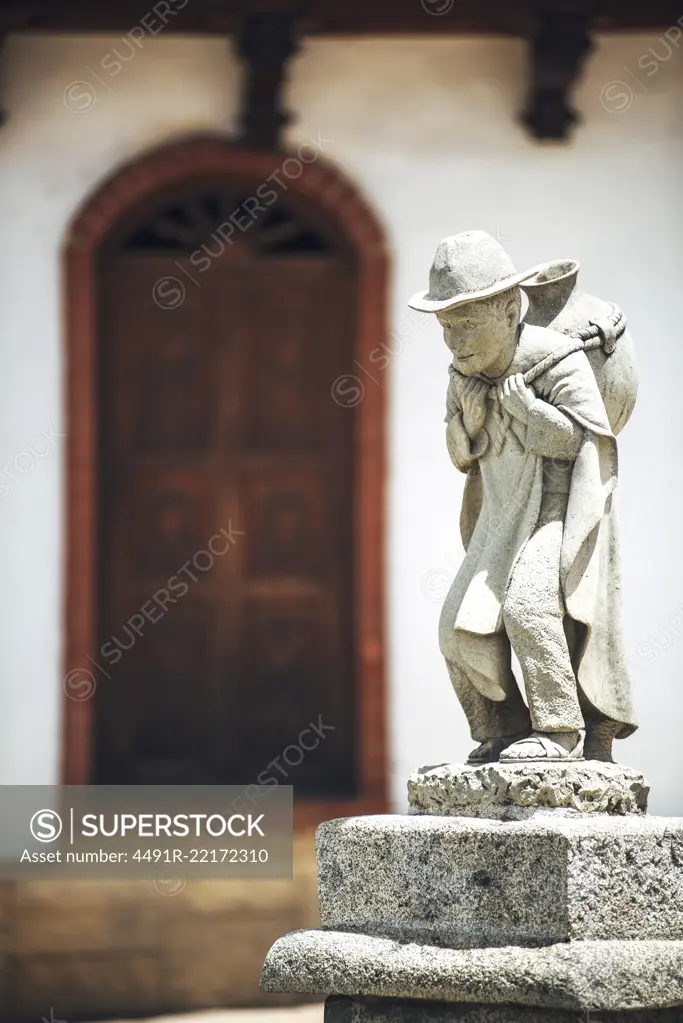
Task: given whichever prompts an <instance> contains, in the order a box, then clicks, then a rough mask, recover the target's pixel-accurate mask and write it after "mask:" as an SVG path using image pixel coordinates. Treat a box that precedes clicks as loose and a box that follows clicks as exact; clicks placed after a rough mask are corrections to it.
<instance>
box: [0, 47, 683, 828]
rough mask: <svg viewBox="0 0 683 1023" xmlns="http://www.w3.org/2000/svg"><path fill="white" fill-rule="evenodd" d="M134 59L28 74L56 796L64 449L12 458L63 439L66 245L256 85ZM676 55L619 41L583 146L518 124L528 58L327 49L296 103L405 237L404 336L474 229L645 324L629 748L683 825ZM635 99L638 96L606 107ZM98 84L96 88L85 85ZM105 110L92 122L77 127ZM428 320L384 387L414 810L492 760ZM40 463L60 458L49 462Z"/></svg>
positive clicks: (26, 763) (10, 235)
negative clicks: (450, 609) (457, 619)
mask: <svg viewBox="0 0 683 1023" xmlns="http://www.w3.org/2000/svg"><path fill="white" fill-rule="evenodd" d="M117 46H118V48H119V51H120V52H121V53H122V54H125V53H126V52H127V50H126V48H125V47H124V46H122V45H121V44H120V42H119V41H118V40H117V38H116V37H82V38H65V37H64V38H41V37H33V38H30V39H29V38H21V37H16V38H14V39H13V40H12V41H11V44H10V47H9V52H8V55H7V62H6V72H5V81H6V85H5V90H6V92H5V94H6V100H7V106H8V108H9V110H10V114H11V117H10V121H9V123H8V124H7V126H6V127H5V128H4V129H3V130H2V132H0V222H1V223H2V226H3V230H2V234H1V235H0V296H1V298H0V301H1V308H2V311H3V328H4V337H3V354H4V357H3V361H2V367H3V372H2V374H1V375H0V423H1V427H2V429H1V432H0V467H1V466H5V465H7V463H10V471H11V472H12V474H13V476H14V478H15V480H16V481H17V482H12V480H8V479H7V477H6V474H4V475H2V476H1V477H0V485H4V486H9V492H8V493H7V494H4V491H3V490H0V495H4V496H2V497H0V525H1V527H2V536H3V539H4V543H3V544H2V547H1V549H0V559H1V560H0V611H1V614H0V640H1V645H0V650H1V651H2V655H3V668H4V671H3V673H2V678H1V680H0V781H1V782H5V783H8V782H26V783H28V782H46V781H50V780H53V779H55V778H56V777H57V765H58V747H59V742H58V739H59V723H58V717H59V702H60V696H61V692H60V670H59V665H60V655H61V639H60V637H61V615H62V608H61V574H62V560H63V552H62V543H61V536H62V529H63V515H62V497H63V455H64V451H63V442H60V441H59V439H57V440H56V441H55V442H54V444H53V446H52V448H51V449H50V450H49V451H48V453H47V454H46V455H45V457H43V458H39V459H38V458H37V459H36V460H35V465H34V466H33V467H31V461H30V458H21V459H20V460H19V465H20V466H21V467H22V468H24V469H26V470H29V471H25V472H24V473H23V474H21V473H20V472H19V471H17V469H16V468H12V461H13V459H14V458H15V456H16V455H17V454H18V453H19V452H23V451H26V450H28V445H29V443H30V442H31V441H32V440H34V438H36V437H38V436H39V435H40V434H41V432H42V431H48V432H49V429H50V424H52V427H53V430H57V431H59V430H60V423H61V421H62V414H63V410H62V398H61V386H62V380H61V375H62V368H63V363H62V353H61V338H60V295H59V287H60V279H59V263H58V258H57V256H58V249H59V245H60V242H61V240H62V237H63V234H64V231H65V228H66V225H67V223H68V221H69V219H70V217H71V216H72V214H73V212H74V210H75V209H76V208H77V207H78V205H79V204H80V202H81V201H82V200H83V199H84V197H85V196H86V195H87V194H88V193H89V192H90V191H91V190H92V189H93V187H94V186H95V185H96V183H97V182H98V181H99V180H100V179H101V178H102V177H103V176H104V175H105V174H107V173H108V172H109V171H110V170H111V169H112V168H113V167H114V166H116V165H117V164H119V163H122V162H125V161H126V160H128V159H130V158H132V157H133V156H135V155H136V154H138V153H141V152H143V151H145V150H146V149H148V148H150V147H152V146H154V145H156V144H158V143H160V142H162V141H166V140H168V139H170V138H173V137H174V136H178V135H181V134H184V133H186V132H188V131H195V130H206V129H208V130H212V129H224V128H226V127H230V126H231V125H232V122H233V118H234V114H235V109H236V96H237V87H238V82H239V76H238V73H237V68H236V67H235V64H234V61H233V59H232V57H231V55H230V49H229V45H228V44H227V42H226V43H224V42H222V41H220V40H212V41H209V40H199V39H183V38H170V37H169V38H165V37H164V36H163V35H160V36H159V37H157V38H155V39H146V40H145V41H144V44H143V46H142V49H141V50H140V51H139V52H137V53H136V55H135V56H134V58H133V59H132V60H130V62H128V63H126V64H124V65H123V66H122V68H121V71H120V73H119V74H117V75H116V76H113V75H111V74H110V72H108V71H106V70H105V68H104V67H103V65H102V61H103V60H105V65H106V64H108V65H109V67H111V65H112V60H113V59H116V58H115V57H113V56H112V50H113V48H114V47H117ZM651 46H654V47H655V52H656V55H657V57H656V59H655V58H654V57H653V56H652V55H651V54H650V55H648V50H649V48H650V47H651ZM667 52H668V51H667V49H666V47H665V45H664V44H662V43H661V41H660V40H658V39H657V38H656V37H645V36H626V37H621V38H605V39H601V40H600V41H599V48H598V50H597V52H596V54H595V55H594V56H593V57H592V59H591V61H590V63H589V66H588V70H587V74H586V75H585V77H584V79H583V82H582V84H581V86H580V88H579V90H578V93H577V107H578V109H579V110H580V112H581V113H582V115H583V117H584V124H583V125H582V126H581V128H580V129H579V131H578V132H577V134H576V136H575V138H574V141H573V142H572V144H571V145H570V146H564V145H554V144H545V145H539V144H536V143H533V142H531V141H530V140H529V139H528V138H527V137H526V135H525V134H524V132H523V131H522V130H521V129H520V128H519V126H518V125H517V123H516V121H515V113H516V111H517V110H518V109H519V106H520V104H521V102H522V98H523V83H524V78H525V58H524V48H523V46H522V45H521V44H519V43H517V42H514V41H507V40H506V41H502V40H460V41H451V40H447V39H419V40H418V39H396V40H389V39H383V40H362V41H354V40H325V41H320V40H318V41H313V42H310V43H308V44H307V45H306V47H305V48H304V51H303V53H302V55H301V56H300V57H299V58H298V59H297V60H296V62H295V65H294V67H293V74H292V82H291V87H290V90H289V103H290V106H291V107H292V108H293V109H294V110H296V111H297V112H298V115H299V119H298V121H297V123H296V124H295V125H294V126H293V127H292V129H291V140H292V141H293V142H294V141H299V140H303V139H304V138H306V137H307V136H308V135H309V134H313V135H317V133H318V132H320V133H321V134H322V136H323V137H324V138H326V139H329V140H332V141H330V142H329V143H328V144H327V148H326V152H327V155H328V156H329V157H330V158H331V159H332V160H333V161H336V162H337V163H338V164H339V165H340V166H341V167H343V168H344V169H345V170H346V171H347V172H348V173H349V174H350V175H351V176H352V177H353V178H354V179H355V181H356V182H357V183H358V184H359V185H360V186H361V187H362V188H363V190H364V191H365V193H366V195H367V196H368V197H369V199H370V200H371V202H372V203H373V204H374V206H375V207H376V209H377V211H378V213H379V215H380V217H381V218H382V220H383V222H384V224H385V226H386V229H387V233H388V237H389V240H390V244H391V246H392V249H393V253H394V278H393V294H392V299H391V302H392V305H391V322H392V327H393V329H394V330H395V331H396V336H397V337H398V336H400V335H399V324H401V322H402V321H405V318H406V307H405V299H406V298H407V297H408V296H409V295H410V294H411V293H412V292H413V291H415V290H417V289H418V288H419V287H421V286H423V283H424V282H425V281H426V275H427V270H428V266H429V263H430V261H431V257H432V254H433V250H434V248H435V246H436V244H437V243H438V241H439V240H440V238H441V237H442V236H443V235H444V234H446V233H451V232H453V231H458V230H463V229H466V228H471V227H482V228H485V229H486V230H488V231H490V232H491V233H492V234H493V235H494V236H497V237H498V238H499V239H500V240H501V241H502V242H503V244H504V245H506V247H507V248H508V249H509V251H510V252H511V254H512V255H513V258H514V259H515V261H516V263H517V264H518V266H519V267H520V268H521V267H525V266H527V265H532V264H535V263H537V262H539V261H541V260H544V259H547V258H552V257H556V256H572V257H576V258H578V259H579V260H580V261H581V262H582V265H583V270H582V280H583V286H584V287H585V288H586V290H589V291H592V292H594V293H597V294H599V295H601V296H603V297H606V298H610V299H612V300H614V301H616V302H617V303H619V304H621V305H622V306H623V307H624V308H625V310H626V312H627V314H628V315H629V318H630V322H631V326H632V331H633V334H634V337H635V340H636V343H637V345H638V348H639V352H640V362H641V370H642V387H641V393H640V397H639V402H638V407H637V410H636V413H635V417H634V419H633V421H632V422H631V423H630V424H629V426H628V427H627V429H626V431H625V433H624V434H623V435H622V439H621V483H620V501H621V521H622V539H623V562H624V565H623V572H624V598H625V624H626V634H627V646H628V653H629V658H630V663H631V668H632V674H633V677H634V685H635V689H636V698H637V701H638V706H639V710H640V716H641V722H642V726H643V727H642V728H641V730H640V731H639V732H638V733H637V734H636V736H635V737H633V738H632V739H630V740H629V741H628V742H627V743H625V744H623V745H620V746H618V747H617V749H618V753H619V754H620V756H621V758H622V759H623V760H625V761H627V762H629V763H631V764H633V765H635V766H638V767H641V768H643V769H644V770H645V771H646V772H647V774H648V776H649V777H650V780H651V781H652V783H653V793H652V800H651V807H652V810H653V811H654V812H658V813H665V814H683V783H682V782H681V773H682V768H683V744H682V743H681V742H680V739H679V736H680V732H681V726H682V724H683V682H682V680H683V670H682V669H683V641H680V642H679V637H680V635H681V633H683V583H682V582H681V578H680V576H681V565H682V561H683V559H682V557H681V555H682V552H683V537H682V536H681V527H680V523H681V513H682V511H683V468H682V467H681V459H680V455H679V450H680V448H679V438H680V433H681V429H680V421H681V409H682V408H683V403H682V402H681V398H680V393H681V383H680V381H681V379H682V378H683V351H682V348H683V344H682V341H681V337H680V329H679V322H680V313H679V310H680V297H679V295H680V287H679V282H680V280H681V277H682V275H683V245H682V244H681V241H680V236H681V227H682V223H681V221H682V218H681V205H680V199H679V195H680V177H681V170H682V164H683V159H682V147H681V136H682V126H681V110H682V109H683V105H682V102H681V101H682V98H683V97H682V96H681V93H682V91H683V74H682V73H681V66H680V59H679V55H678V54H677V53H674V54H673V55H672V56H671V57H670V59H664V58H665V57H666V56H667ZM108 55H109V59H108V60H107V59H106V58H107V57H108ZM95 72H96V73H97V75H98V78H99V79H101V80H98V78H97V77H95ZM615 80H620V81H621V82H622V83H625V84H620V85H616V86H611V87H608V86H609V83H612V82H614V81H615ZM77 81H80V82H82V83H83V82H84V83H86V86H83V85H79V86H78V87H76V88H74V89H73V90H71V91H69V87H70V86H71V84H72V83H73V82H77ZM65 91H66V98H67V103H66V104H65V102H64V95H65ZM88 95H89V96H90V100H88V99H87V96H88ZM601 95H602V98H603V100H604V102H601ZM84 96H86V99H83V97H84ZM93 97H94V103H92V106H91V107H90V108H89V109H87V110H86V111H85V112H82V113H75V112H72V111H71V110H69V109H68V104H69V103H70V104H71V105H72V106H73V107H76V108H80V107H82V106H88V104H89V103H90V102H92V99H93ZM608 108H611V109H608ZM412 315H413V316H414V322H412V323H410V322H408V324H407V326H406V325H405V324H404V326H403V327H402V328H401V329H402V330H403V334H404V337H403V341H402V343H399V342H397V353H396V356H395V358H394V359H393V360H392V362H391V365H390V367H389V368H388V369H387V371H386V372H388V373H389V374H390V393H391V402H390V404H391V410H390V415H391V429H390V478H389V487H388V501H389V535H388V537H387V544H388V558H387V563H388V566H389V569H388V571H389V612H388V613H389V621H388V626H389V665H390V690H391V703H390V715H391V735H392V751H391V776H392V788H393V793H394V798H395V802H396V805H397V806H402V805H403V791H404V787H405V779H406V776H407V775H408V773H409V772H410V771H411V770H412V769H413V768H414V767H415V766H417V765H418V764H423V763H430V762H431V763H435V762H439V761H442V760H447V759H460V758H462V757H463V756H464V754H465V753H466V751H467V749H468V748H469V746H470V740H469V739H468V736H467V732H466V728H465V725H464V720H463V718H462V715H461V713H460V710H459V707H458V705H457V702H456V700H455V698H454V697H453V696H452V694H451V692H450V691H449V685H448V681H447V678H446V674H445V670H444V668H443V666H442V664H441V660H440V656H439V653H438V649H437V644H436V625H437V619H438V613H439V605H440V600H441V598H442V596H443V594H444V592H445V588H446V587H447V584H448V580H449V578H450V577H451V576H452V575H453V573H454V571H455V569H456V567H457V564H458V562H459V559H460V557H461V553H462V552H461V548H460V545H459V541H458V515H459V503H460V495H461V489H462V479H461V477H460V476H459V474H458V473H456V471H455V470H454V469H453V468H452V467H451V465H450V463H449V461H448V459H447V456H446V453H445V448H444V438H443V423H442V417H443V403H444V393H445V385H446V365H447V354H446V350H445V348H444V347H443V345H442V342H441V341H440V339H439V337H438V333H437V330H436V329H435V326H434V324H433V323H431V322H429V321H428V320H426V319H425V318H422V317H420V316H418V315H417V314H412ZM380 340H381V339H380V338H378V343H379V341H380ZM349 372H353V367H349ZM375 372H376V368H375ZM366 384H367V386H373V384H372V383H371V382H370V381H368V380H367V379H366ZM33 447H34V450H36V451H43V450H46V444H45V442H42V444H41V443H40V442H36V441H35V440H34V444H33Z"/></svg>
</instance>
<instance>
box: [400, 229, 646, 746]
mask: <svg viewBox="0 0 683 1023" xmlns="http://www.w3.org/2000/svg"><path fill="white" fill-rule="evenodd" d="M577 272H578V264H577V263H575V262H573V261H569V260H563V261H556V262H554V263H547V264H544V265H542V266H539V267H536V268H534V269H532V270H528V271H527V272H526V273H517V272H516V271H515V268H514V266H513V264H512V261H511V260H510V257H509V256H508V254H507V253H506V252H505V250H504V249H503V248H502V246H500V245H499V244H498V243H497V242H496V241H495V240H494V239H493V238H491V237H490V236H489V235H487V234H485V233H484V232H482V231H467V232H464V233H462V234H457V235H454V236H452V237H449V238H446V239H444V241H442V242H441V244H440V245H439V247H438V249H437V252H436V256H435V258H434V262H433V264H432V268H431V271H430V278H429V290H428V291H426V292H420V293H418V294H417V295H415V296H413V298H412V299H411V301H410V303H409V304H410V306H411V307H412V308H413V309H418V310H421V311H423V312H429V313H434V314H435V315H436V317H437V318H438V320H439V323H440V324H441V326H442V328H443V333H444V340H445V342H446V344H447V346H448V348H449V350H450V351H451V352H452V353H453V362H452V364H451V366H450V367H449V372H450V381H449V386H448V394H447V399H446V405H447V414H446V423H447V427H446V441H447V446H448V451H449V454H450V457H451V459H452V461H453V463H454V464H455V466H456V468H457V469H459V470H460V471H461V472H464V473H466V474H467V482H466V484H465V493H464V497H463V506H462V514H461V519H460V527H461V535H462V540H463V544H464V547H465V551H466V554H465V558H464V560H463V562H462V565H461V566H460V569H459V571H458V574H457V576H456V578H455V581H454V582H453V585H452V587H451V589H450V591H449V593H448V596H447V597H446V601H445V603H444V607H443V611H442V614H441V621H440V626H439V639H440V647H441V651H442V653H443V655H444V657H445V658H446V664H447V667H448V672H449V675H450V678H451V681H452V683H453V687H454V689H455V692H456V694H457V696H458V698H459V700H460V702H461V704H462V707H463V710H464V711H465V714H466V716H467V719H468V722H469V725H470V730H471V734H472V738H473V739H474V740H475V741H477V742H478V743H479V745H478V747H477V748H476V749H475V750H473V752H472V753H471V754H470V756H469V758H468V763H470V764H474V765H477V764H485V763H491V762H495V761H499V760H500V761H501V762H514V763H520V762H530V761H531V762H534V761H577V760H583V759H598V760H611V759H612V757H611V747H612V739H613V738H615V737H616V738H624V737H626V736H628V735H630V734H631V733H632V732H633V731H634V730H635V728H636V719H635V714H634V709H633V704H632V699H631V690H630V684H629V680H628V675H627V672H626V667H625V663H624V652H623V643H622V636H621V628H620V581H619V551H618V541H617V533H616V521H615V510H614V506H613V500H614V489H615V487H616V482H617V445H616V440H615V434H617V433H618V432H619V430H620V429H621V428H622V426H623V425H624V423H625V422H626V420H627V419H628V417H629V416H630V414H631V411H632V409H633V405H634V403H635V395H636V387H637V383H636V373H635V362H634V358H633V346H632V343H631V339H630V337H629V335H628V333H627V331H626V321H625V318H624V317H623V315H622V314H621V313H620V311H619V310H618V309H616V307H614V306H611V305H609V304H608V303H605V302H602V301H601V300H599V299H595V298H592V297H591V296H585V295H581V294H580V293H579V292H577V290H576V275H577ZM522 289H523V291H524V293H525V294H524V295H523V291H522ZM523 301H524V302H525V303H526V304H528V309H527V311H526V315H523V308H522V307H523ZM511 648H512V650H513V651H514V653H515V654H516V655H517V658H518V660H519V664H520V667H521V671H522V676H523V681H524V688H525V691H526V703H525V702H524V700H523V699H522V695H521V693H520V690H519V687H518V684H517V681H516V679H515V676H514V674H513V671H512V666H511ZM527 704H528V706H527Z"/></svg>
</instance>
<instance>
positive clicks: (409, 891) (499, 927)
mask: <svg viewBox="0 0 683 1023" xmlns="http://www.w3.org/2000/svg"><path fill="white" fill-rule="evenodd" d="M318 891H319V899H320V917H321V922H322V924H323V927H328V928H330V929H335V930H346V931H354V932H358V933H365V934H370V935H379V936H385V937H392V938H396V939H398V940H404V941H418V942H424V943H426V944H432V945H439V946H447V947H451V948H473V947H487V946H495V945H499V946H501V945H512V944H515V945H525V946H534V945H547V944H551V943H552V942H557V941H567V940H577V939H581V940H588V939H600V940H616V939H622V940H632V939H666V938H673V939H683V820H680V819H678V818H667V817H652V818H647V817H635V816H632V817H621V818H615V817H609V816H607V815H598V814H592V815H587V816H576V817H561V816H560V817H554V816H551V815H548V816H546V817H542V818H537V819H533V820H528V821H511V822H503V821H496V820H487V819H480V818H454V817H426V816H405V815H398V814H396V815H392V814H387V815H381V816H380V815H378V816H368V817H350V818H345V819H341V820H335V821H327V822H325V823H324V824H322V825H321V826H320V828H319V829H318Z"/></svg>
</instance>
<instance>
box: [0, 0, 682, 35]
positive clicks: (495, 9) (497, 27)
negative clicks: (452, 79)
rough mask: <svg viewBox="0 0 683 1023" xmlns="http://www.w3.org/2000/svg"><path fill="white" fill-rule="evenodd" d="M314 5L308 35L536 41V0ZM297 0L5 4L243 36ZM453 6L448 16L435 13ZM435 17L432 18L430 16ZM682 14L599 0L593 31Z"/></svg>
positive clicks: (656, 0)
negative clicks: (255, 20)
mask: <svg viewBox="0 0 683 1023" xmlns="http://www.w3.org/2000/svg"><path fill="white" fill-rule="evenodd" d="M448 3H449V0H442V2H440V3H439V2H437V0H425V2H424V3H421V2H420V0H307V3H306V17H307V25H306V32H307V34H313V35H396V34H406V33H410V34H417V35H490V34H496V35H500V34H502V35H512V36H522V37H524V38H529V36H530V34H531V33H532V32H533V29H534V24H535V22H536V3H535V0H453V3H452V6H451V7H450V8H449V6H448ZM290 7H291V0H258V2H256V0H148V2H144V0H0V21H2V22H3V23H5V22H6V17H5V16H6V15H7V16H8V17H9V18H10V20H11V21H14V22H15V23H16V24H17V25H22V26H26V30H28V31H30V30H34V31H40V32H115V33H117V34H118V35H125V34H126V33H127V32H130V31H131V30H132V29H134V28H135V27H137V26H139V25H141V24H142V25H143V27H144V25H145V21H144V19H145V18H147V20H148V23H149V24H150V25H153V26H154V27H153V29H151V30H149V31H150V32H152V31H153V32H154V33H156V32H157V31H161V32H173V33H176V32H183V33H191V34H202V35H203V34H214V35H236V34H237V32H238V31H239V27H240V25H241V23H242V22H243V20H244V17H245V15H247V14H249V13H274V14H281V15H284V14H286V13H287V11H288V9H289V8H290ZM442 8H445V10H444V13H443V14H437V13H435V12H437V11H439V10H441V9H442ZM430 12H431V13H430ZM680 16H681V9H680V0H649V2H648V0H596V2H595V4H594V7H593V15H592V17H593V26H594V28H595V29H596V30H598V31H601V32H615V31H643V30H645V31H647V30H650V29H652V30H656V29H660V30H665V29H666V28H668V27H669V26H671V25H675V24H676V21H677V19H678V18H679V17H680Z"/></svg>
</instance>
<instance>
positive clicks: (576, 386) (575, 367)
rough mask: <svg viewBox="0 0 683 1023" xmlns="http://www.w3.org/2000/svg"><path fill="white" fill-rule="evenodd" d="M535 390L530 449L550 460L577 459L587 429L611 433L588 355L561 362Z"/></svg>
mask: <svg viewBox="0 0 683 1023" xmlns="http://www.w3.org/2000/svg"><path fill="white" fill-rule="evenodd" d="M534 390H535V393H536V397H535V399H534V401H533V403H532V404H531V407H530V408H529V411H528V418H527V431H526V447H527V450H529V451H533V452H534V453H535V454H538V455H543V456H545V457H546V458H563V459H567V460H573V459H574V458H576V456H577V454H578V453H579V448H580V447H581V443H582V441H583V437H584V434H585V432H586V429H591V428H593V429H595V431H596V432H598V433H609V432H610V427H609V421H608V419H607V413H606V412H605V406H604V403H603V400H602V395H601V394H600V389H599V388H598V385H597V382H596V379H595V375H594V373H593V370H592V368H591V365H590V363H589V362H588V359H587V357H586V355H585V353H584V352H574V353H573V354H572V355H570V356H567V358H566V359H563V360H562V361H561V362H559V363H557V365H556V366H554V367H553V368H552V369H550V370H549V371H548V372H547V373H545V374H543V376H542V377H540V378H539V380H538V382H537V384H535V385H534Z"/></svg>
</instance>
